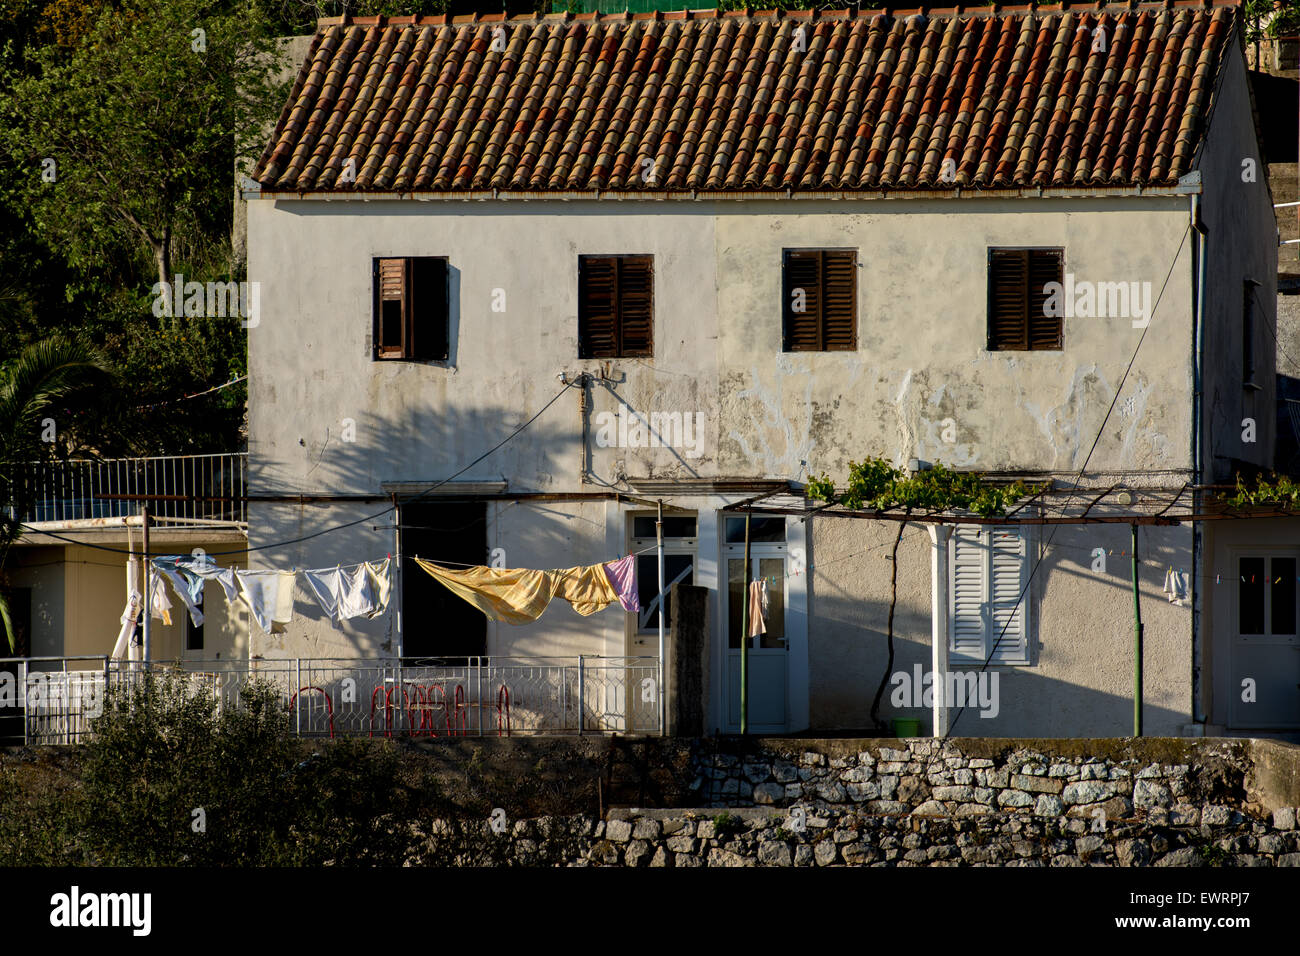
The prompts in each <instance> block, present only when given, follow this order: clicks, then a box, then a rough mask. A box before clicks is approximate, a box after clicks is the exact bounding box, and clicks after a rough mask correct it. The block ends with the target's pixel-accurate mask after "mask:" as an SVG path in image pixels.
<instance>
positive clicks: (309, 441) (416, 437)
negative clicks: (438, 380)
mask: <svg viewBox="0 0 1300 956" xmlns="http://www.w3.org/2000/svg"><path fill="white" fill-rule="evenodd" d="M408 364H410V363H408ZM414 364H422V365H426V366H429V371H430V375H431V376H433V375H441V374H445V373H443V372H441V371H440V370H438V369H436V368H432V363H414ZM381 385H382V383H381ZM557 387H558V385H557ZM402 391H403V392H404V393H405V394H409V395H419V394H420V389H418V388H415V387H413V386H411V385H407V384H406V383H403V385H402ZM428 391H434V388H433V386H432V385H431V386H430V388H429V390H428ZM426 394H427V392H426ZM550 397H551V396H549V395H548V396H546V398H545V399H539V400H538V401H537V403H536V407H528V408H522V407H519V408H501V407H498V408H483V407H478V408H474V409H464V408H455V407H448V408H439V407H437V406H436V405H435V403H434V402H432V401H426V402H423V403H420V402H412V403H411V404H410V405H409V406H407V407H406V408H405V409H404V410H403V414H401V415H400V416H397V415H389V416H383V417H381V416H380V415H377V414H375V413H374V412H372V411H369V410H365V409H362V410H358V411H357V412H355V413H354V414H352V415H349V416H345V417H340V418H336V419H329V418H327V417H326V416H324V415H320V416H303V417H302V418H301V419H300V420H301V421H302V423H303V424H302V434H301V435H300V441H299V443H298V445H297V446H294V447H296V449H297V452H298V454H294V449H293V447H291V448H288V449H286V448H281V449H278V453H279V454H280V455H281V456H282V458H283V460H281V461H275V460H273V459H268V454H267V450H265V449H259V448H258V447H257V442H256V441H250V447H249V466H248V467H249V488H250V494H254V495H260V494H286V495H312V494H339V495H344V494H347V495H355V494H372V495H381V494H383V489H382V487H381V485H382V483H383V482H389V481H412V482H414V481H420V482H437V481H443V480H446V479H452V476H453V475H455V474H456V472H458V471H460V470H461V469H465V468H466V466H468V465H469V464H470V462H473V461H474V460H475V459H477V458H479V457H480V456H482V455H484V453H486V452H488V451H489V449H491V448H492V447H493V446H494V445H496V444H498V443H499V442H501V441H503V440H505V439H507V438H508V437H509V436H510V435H511V433H512V432H514V431H515V430H516V429H517V428H519V427H520V426H521V425H523V424H524V422H526V421H527V420H528V419H529V418H531V417H532V416H533V415H535V414H536V413H537V412H538V410H540V409H541V408H542V406H544V405H545V404H546V401H549V399H550ZM566 399H567V400H566ZM577 402H578V392H577V391H576V390H574V391H573V392H572V395H568V394H566V395H564V396H562V397H561V398H560V399H559V400H557V401H556V402H555V404H554V405H552V406H551V407H550V408H549V409H548V410H547V411H546V412H545V413H544V414H543V415H542V416H541V417H540V418H539V419H538V420H537V421H535V422H533V423H532V424H531V425H529V426H528V427H527V428H526V429H524V431H522V432H521V433H520V434H519V435H518V436H517V437H515V438H513V439H511V440H509V441H507V442H506V444H505V445H504V446H503V447H502V448H500V449H499V450H497V451H494V452H492V453H491V454H489V455H488V456H487V457H486V458H484V460H483V461H482V462H479V463H478V464H476V465H474V466H473V467H469V468H468V469H467V470H466V471H465V473H464V474H462V475H459V476H456V477H455V478H454V479H453V480H455V481H501V480H502V479H503V478H505V477H509V478H510V484H511V490H523V491H533V490H536V488H537V486H538V485H541V484H545V483H547V482H549V481H550V480H551V478H552V476H553V475H557V474H567V473H571V474H572V476H573V478H574V480H575V483H576V479H577V474H578V466H579V455H578V452H579V448H580V444H581V431H580V428H579V423H578V414H577Z"/></svg>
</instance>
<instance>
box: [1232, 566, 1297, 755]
mask: <svg viewBox="0 0 1300 956" xmlns="http://www.w3.org/2000/svg"><path fill="white" fill-rule="evenodd" d="M1226 551H1227V556H1228V567H1229V568H1230V572H1229V580H1230V581H1231V583H1232V588H1231V589H1230V591H1229V598H1228V627H1229V634H1228V647H1227V650H1228V667H1227V671H1228V701H1227V703H1228V713H1227V723H1226V727H1227V730H1228V731H1229V732H1234V733H1235V732H1240V731H1248V730H1265V731H1279V732H1286V731H1294V730H1296V729H1300V687H1298V688H1297V689H1296V691H1295V694H1296V711H1297V716H1296V719H1295V720H1294V721H1293V722H1292V723H1290V724H1285V725H1279V724H1273V723H1251V722H1243V721H1242V720H1241V719H1240V708H1241V706H1242V700H1241V686H1240V685H1239V684H1237V683H1235V680H1236V677H1237V669H1236V658H1237V648H1238V647H1240V646H1243V645H1245V646H1251V647H1261V646H1274V647H1291V648H1292V649H1293V653H1295V654H1296V656H1297V661H1298V662H1300V581H1297V582H1296V583H1297V587H1296V632H1297V633H1296V634H1295V635H1293V636H1291V637H1290V639H1287V638H1286V637H1285V636H1283V637H1282V639H1280V640H1279V639H1276V638H1273V639H1270V637H1268V636H1265V637H1263V638H1260V637H1255V638H1253V639H1250V640H1243V639H1242V636H1241V623H1240V622H1241V604H1240V602H1241V581H1240V566H1241V559H1242V558H1264V559H1266V560H1269V561H1271V560H1272V559H1273V558H1291V559H1293V560H1294V561H1295V562H1296V570H1297V573H1298V574H1300V547H1277V546H1273V547H1267V546H1264V547H1251V546H1248V545H1234V546H1231V547H1228V548H1227V549H1226ZM1265 582H1266V583H1267V578H1266V579H1265ZM1269 617H1271V615H1270V614H1268V613H1267V612H1266V614H1265V618H1266V621H1267V620H1268V618H1269ZM1297 674H1298V675H1300V663H1298V664H1297Z"/></svg>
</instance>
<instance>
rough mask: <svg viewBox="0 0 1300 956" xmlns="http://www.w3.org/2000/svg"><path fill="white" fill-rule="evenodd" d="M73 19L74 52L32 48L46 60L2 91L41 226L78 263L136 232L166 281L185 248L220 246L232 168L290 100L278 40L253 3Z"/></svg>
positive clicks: (140, 2)
mask: <svg viewBox="0 0 1300 956" xmlns="http://www.w3.org/2000/svg"><path fill="white" fill-rule="evenodd" d="M87 16H90V15H89V14H87ZM78 23H79V24H82V25H80V26H78V27H77V28H76V29H75V30H73V31H72V33H71V37H72V40H71V41H70V42H72V43H74V44H75V45H74V46H73V49H72V50H71V52H70V53H68V52H67V51H66V50H64V49H63V48H62V47H61V46H60V45H59V44H54V45H50V46H45V47H43V48H41V49H39V50H37V51H35V54H34V56H33V62H34V63H35V64H36V66H37V67H38V68H39V72H38V73H35V74H33V75H28V76H23V77H21V78H17V79H15V80H14V82H13V83H12V85H11V86H10V88H9V90H8V93H7V95H6V96H5V98H4V103H3V115H4V119H5V127H6V129H7V131H8V133H7V135H6V136H5V141H6V145H7V146H8V150H9V152H10V154H11V155H12V156H14V157H15V158H16V159H19V160H25V161H26V164H27V166H26V168H27V170H28V175H29V177H30V179H31V183H32V184H31V188H29V189H28V190H27V193H26V198H27V201H28V205H29V208H30V210H31V212H32V216H33V222H34V225H35V227H36V229H37V230H38V231H39V232H40V233H42V234H43V235H45V236H48V237H50V238H51V239H52V240H54V241H55V242H57V243H58V245H59V246H60V247H61V248H65V249H66V250H67V251H68V255H69V260H70V262H71V263H72V264H73V265H80V266H92V265H93V264H94V263H96V262H97V261H98V260H99V258H100V257H101V256H102V255H103V253H104V252H105V251H106V250H109V249H114V248H117V247H119V246H121V245H123V244H127V245H130V244H132V243H134V244H137V245H138V246H139V247H141V249H142V250H143V251H145V252H147V254H148V256H149V257H150V259H151V260H152V262H153V265H154V267H155V274H156V276H157V278H158V281H159V282H169V281H170V280H171V276H172V274H173V273H172V266H173V264H174V262H175V261H176V260H177V259H178V258H181V259H186V260H191V261H193V260H195V259H196V258H197V259H199V260H201V259H202V257H203V256H204V255H205V254H210V253H211V249H210V246H211V245H212V243H211V241H210V238H211V236H212V233H213V227H214V226H216V225H218V224H221V223H223V222H225V221H228V213H227V212H225V211H224V210H226V209H228V207H229V206H230V204H231V181H230V174H229V171H230V170H232V169H234V167H235V159H236V157H238V156H247V155H249V154H250V153H254V152H255V151H256V148H257V145H259V144H260V141H261V139H262V137H263V135H264V130H265V126H266V124H267V122H268V120H269V119H271V118H272V117H274V116H275V115H276V113H277V112H278V110H279V107H280V106H281V105H282V103H283V101H284V94H285V89H284V84H282V83H277V82H275V81H274V80H273V78H272V73H271V69H272V68H273V67H274V66H275V63H276V60H275V54H274V47H273V43H272V41H271V40H270V39H269V38H268V37H267V35H266V32H265V24H264V23H263V22H262V20H261V18H260V17H259V16H258V13H257V8H256V7H255V6H252V5H245V4H228V5H224V7H223V5H222V4H219V3H213V2H211V0H127V2H124V3H123V4H121V5H120V6H106V7H101V8H99V11H98V15H97V16H95V17H94V20H93V25H90V26H89V27H86V26H85V25H84V23H83V22H82V21H78ZM50 161H52V163H51V162H50ZM218 170H224V171H225V175H214V173H215V172H217V171H218ZM201 264H207V263H201Z"/></svg>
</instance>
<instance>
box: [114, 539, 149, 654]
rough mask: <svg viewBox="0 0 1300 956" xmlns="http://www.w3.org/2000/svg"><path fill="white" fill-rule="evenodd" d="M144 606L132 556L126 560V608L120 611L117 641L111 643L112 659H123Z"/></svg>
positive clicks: (138, 567) (138, 574)
mask: <svg viewBox="0 0 1300 956" xmlns="http://www.w3.org/2000/svg"><path fill="white" fill-rule="evenodd" d="M143 606H144V595H143V594H141V593H140V565H139V563H138V562H137V561H136V559H135V557H134V556H132V557H130V558H127V561H126V609H125V610H123V611H122V617H121V619H120V620H121V622H122V628H121V630H119V631H118V632H117V643H115V644H114V645H113V653H112V654H110V655H109V657H110V658H111V659H112V660H124V659H125V658H126V655H127V649H128V648H129V647H130V645H131V642H132V639H133V638H134V637H135V629H136V622H137V621H139V619H140V611H141V609H142V608H143Z"/></svg>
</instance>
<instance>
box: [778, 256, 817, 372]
mask: <svg viewBox="0 0 1300 956" xmlns="http://www.w3.org/2000/svg"><path fill="white" fill-rule="evenodd" d="M784 272H785V281H784V283H783V285H784V290H783V294H784V298H783V302H782V307H781V311H782V315H783V317H784V322H783V325H784V327H785V329H784V331H785V334H784V336H783V338H784V339H785V342H784V344H783V346H782V348H783V350H784V351H786V352H816V351H820V350H821V348H822V335H821V333H822V320H821V315H822V289H821V253H819V252H817V251H796V250H787V251H786V253H785V269H784ZM800 289H802V290H803V303H802V304H803V311H802V312H796V311H794V307H795V299H796V292H797V291H798V290H800Z"/></svg>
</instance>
